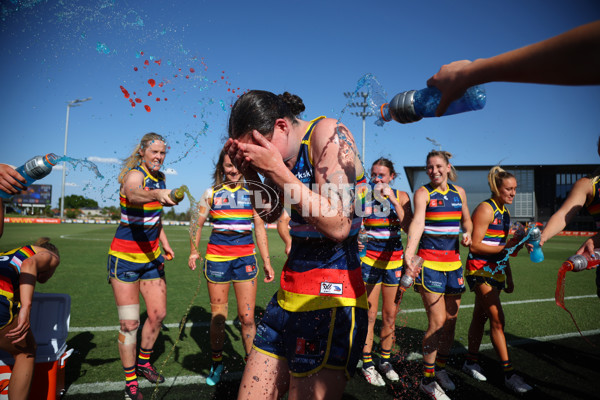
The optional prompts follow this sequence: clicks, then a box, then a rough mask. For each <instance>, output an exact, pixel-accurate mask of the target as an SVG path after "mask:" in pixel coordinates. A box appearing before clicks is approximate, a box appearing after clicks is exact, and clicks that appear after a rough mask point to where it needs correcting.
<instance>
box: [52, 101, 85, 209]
mask: <svg viewBox="0 0 600 400" xmlns="http://www.w3.org/2000/svg"><path fill="white" fill-rule="evenodd" d="M91 99H92V98H91V97H88V98H85V99H77V100H71V101H69V102H68V103H67V122H66V124H65V151H64V153H63V156H64V157H67V137H68V136H69V111H70V110H71V107H79V106H80V105H81V103H84V102H86V101H89V100H91ZM66 174H67V162H66V161H65V160H63V170H62V187H61V190H60V198H61V201H60V219H61V220H63V219H64V215H65V177H66Z"/></svg>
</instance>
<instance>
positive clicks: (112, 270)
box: [106, 255, 165, 283]
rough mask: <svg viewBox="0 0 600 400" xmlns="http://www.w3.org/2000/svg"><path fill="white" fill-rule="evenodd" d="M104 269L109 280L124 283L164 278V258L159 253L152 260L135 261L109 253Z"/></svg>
mask: <svg viewBox="0 0 600 400" xmlns="http://www.w3.org/2000/svg"><path fill="white" fill-rule="evenodd" d="M106 269H107V270H108V279H109V280H110V278H112V279H116V280H118V281H120V282H126V283H134V282H137V281H149V280H153V279H160V278H164V276H165V259H164V258H163V256H162V255H160V256H158V258H157V259H155V260H153V261H150V262H147V263H136V262H133V261H126V260H123V259H122V258H117V257H115V256H113V255H109V256H108V263H107V265H106Z"/></svg>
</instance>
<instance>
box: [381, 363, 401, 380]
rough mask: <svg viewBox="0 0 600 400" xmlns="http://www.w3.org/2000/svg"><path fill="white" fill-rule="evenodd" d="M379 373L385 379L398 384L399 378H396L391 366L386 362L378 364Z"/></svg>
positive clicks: (396, 375)
mask: <svg viewBox="0 0 600 400" xmlns="http://www.w3.org/2000/svg"><path fill="white" fill-rule="evenodd" d="M379 372H381V373H382V374H383V375H384V376H385V377H386V378H388V379H389V380H390V381H392V382H398V381H399V380H400V377H399V376H398V374H397V373H396V371H394V367H392V364H390V363H389V362H387V361H385V362H382V363H379Z"/></svg>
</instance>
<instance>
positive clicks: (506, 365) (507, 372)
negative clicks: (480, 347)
mask: <svg viewBox="0 0 600 400" xmlns="http://www.w3.org/2000/svg"><path fill="white" fill-rule="evenodd" d="M502 369H503V370H504V376H505V377H506V379H510V377H511V376H513V374H514V373H515V369H514V368H513V366H512V362H511V361H510V359H509V360H506V361H502Z"/></svg>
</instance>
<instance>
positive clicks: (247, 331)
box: [188, 151, 275, 386]
mask: <svg viewBox="0 0 600 400" xmlns="http://www.w3.org/2000/svg"><path fill="white" fill-rule="evenodd" d="M250 196H251V193H250V192H249V191H248V189H247V188H246V187H245V182H244V177H243V176H242V174H241V173H240V172H239V171H238V169H237V168H236V167H235V165H233V163H232V162H231V160H230V159H229V156H228V155H227V153H225V151H221V153H220V155H219V160H218V161H217V163H216V165H215V172H214V174H213V186H212V187H211V188H209V189H208V190H207V191H206V192H205V193H204V195H203V196H202V198H201V199H200V202H199V204H198V219H197V221H196V224H195V226H196V227H197V229H193V232H192V233H193V238H192V242H191V249H190V256H189V259H188V266H189V267H190V269H191V270H195V269H196V261H197V260H198V259H199V258H200V249H199V248H198V246H199V244H200V238H201V237H202V226H204V222H205V221H206V219H207V218H208V216H209V215H210V216H211V217H212V219H213V229H212V233H211V235H210V238H209V239H208V246H207V248H206V257H205V266H204V276H205V277H206V281H207V283H208V295H209V298H210V308H211V314H212V315H211V319H210V345H211V350H212V357H211V358H212V365H211V367H210V374H209V375H208V377H207V378H206V383H207V384H208V385H210V386H214V385H216V384H217V383H219V381H220V380H221V374H222V373H223V369H224V366H223V345H224V342H225V322H226V320H227V309H228V299H229V287H230V284H233V289H234V290H235V296H236V299H237V306H238V309H237V315H238V318H239V320H240V323H241V326H242V343H243V345H244V350H245V351H246V357H247V356H248V354H249V353H250V350H251V349H252V341H253V340H254V335H255V334H256V323H255V321H254V308H255V305H256V290H257V281H258V279H257V276H258V265H257V262H256V251H255V248H254V240H253V239H252V224H253V223H254V231H255V232H256V244H257V246H258V249H259V251H260V256H261V258H262V261H263V266H264V268H265V279H264V281H265V283H266V282H271V281H273V279H274V277H275V272H274V271H273V268H272V267H271V261H270V259H269V246H268V241H267V231H266V228H265V224H264V222H263V221H262V219H261V218H260V217H259V216H258V214H257V213H256V210H254V209H253V207H252V203H251V201H250Z"/></svg>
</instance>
